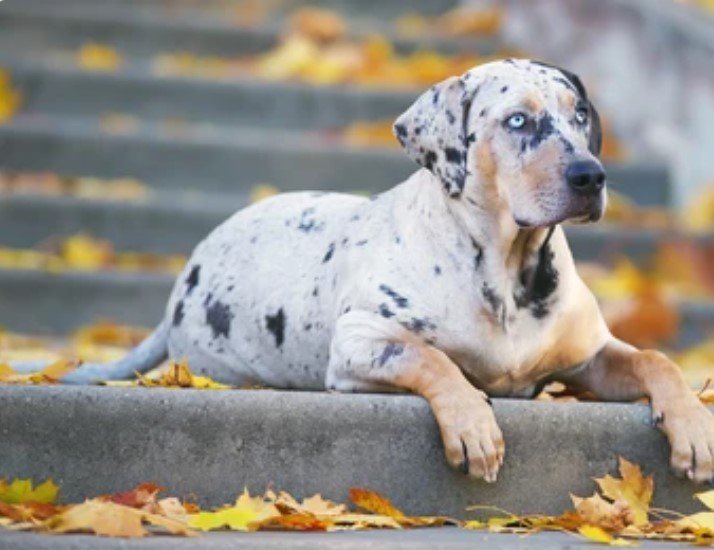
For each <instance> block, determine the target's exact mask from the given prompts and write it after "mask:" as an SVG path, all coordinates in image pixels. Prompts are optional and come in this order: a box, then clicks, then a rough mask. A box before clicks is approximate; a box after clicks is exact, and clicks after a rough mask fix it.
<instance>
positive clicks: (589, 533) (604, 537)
mask: <svg viewBox="0 0 714 550" xmlns="http://www.w3.org/2000/svg"><path fill="white" fill-rule="evenodd" d="M578 533H580V534H581V535H582V536H583V537H585V538H586V539H588V540H590V541H592V542H599V543H600V544H608V545H610V546H633V543H632V542H630V541H627V540H625V539H619V538H615V537H613V536H612V535H611V534H610V533H608V532H607V531H605V530H604V529H602V528H600V527H597V526H595V525H583V526H582V527H580V528H578Z"/></svg>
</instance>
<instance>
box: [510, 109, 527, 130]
mask: <svg viewBox="0 0 714 550" xmlns="http://www.w3.org/2000/svg"><path fill="white" fill-rule="evenodd" d="M525 125H526V115H524V114H523V113H516V114H515V115H511V116H510V117H508V118H507V119H506V126H508V127H509V128H510V129H511V130H521V129H522V128H523V127H524V126H525Z"/></svg>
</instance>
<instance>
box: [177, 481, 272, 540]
mask: <svg viewBox="0 0 714 550" xmlns="http://www.w3.org/2000/svg"><path fill="white" fill-rule="evenodd" d="M279 515H280V512H279V511H278V509H277V508H276V507H275V505H273V504H272V503H271V502H269V501H266V500H265V499H264V498H263V497H251V496H250V493H248V490H247V489H245V490H244V491H243V494H241V496H240V497H238V499H237V500H236V503H235V504H234V505H233V506H231V507H229V508H223V509H222V510H217V511H215V512H199V513H198V514H192V515H191V516H190V517H189V521H188V524H189V527H193V528H194V529H199V530H201V531H215V530H217V529H230V530H233V531H251V530H253V528H252V527H251V526H252V524H256V523H258V522H261V521H264V520H266V519H268V518H270V517H273V516H279Z"/></svg>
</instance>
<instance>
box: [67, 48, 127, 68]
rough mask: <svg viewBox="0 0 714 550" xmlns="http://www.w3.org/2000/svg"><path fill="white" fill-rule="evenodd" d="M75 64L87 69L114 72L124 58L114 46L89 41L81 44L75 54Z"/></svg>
mask: <svg viewBox="0 0 714 550" xmlns="http://www.w3.org/2000/svg"><path fill="white" fill-rule="evenodd" d="M76 60H77V64H78V65H79V66H80V67H82V68H83V69H86V70H88V71H105V72H116V71H117V70H119V69H120V68H121V66H122V65H123V63H124V59H123V57H122V56H121V54H119V52H117V51H116V50H115V49H114V48H111V47H109V46H105V45H103V44H97V43H94V42H90V43H89V44H85V45H84V46H82V47H81V48H80V49H79V50H78V51H77V54H76Z"/></svg>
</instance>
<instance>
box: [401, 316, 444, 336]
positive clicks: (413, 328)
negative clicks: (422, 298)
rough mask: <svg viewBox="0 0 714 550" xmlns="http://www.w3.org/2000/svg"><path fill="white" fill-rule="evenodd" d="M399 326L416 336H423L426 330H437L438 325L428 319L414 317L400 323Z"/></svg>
mask: <svg viewBox="0 0 714 550" xmlns="http://www.w3.org/2000/svg"><path fill="white" fill-rule="evenodd" d="M399 324H400V325H402V326H403V327H404V328H405V329H407V330H408V331H410V332H413V333H414V334H421V333H422V332H424V331H425V330H426V329H429V330H435V329H436V325H435V324H434V323H432V322H431V321H430V320H429V318H428V317H424V318H419V317H412V318H411V319H410V320H409V321H400V322H399Z"/></svg>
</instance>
